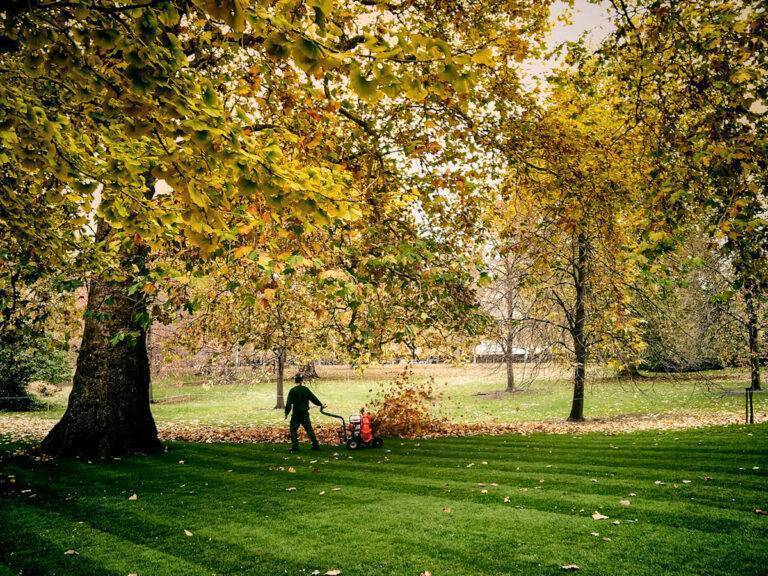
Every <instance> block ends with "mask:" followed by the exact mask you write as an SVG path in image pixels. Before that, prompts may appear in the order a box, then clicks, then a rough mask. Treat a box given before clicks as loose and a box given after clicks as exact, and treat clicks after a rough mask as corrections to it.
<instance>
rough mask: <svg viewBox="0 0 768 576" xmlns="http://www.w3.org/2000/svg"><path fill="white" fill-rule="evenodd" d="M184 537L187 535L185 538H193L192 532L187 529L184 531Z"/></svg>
mask: <svg viewBox="0 0 768 576" xmlns="http://www.w3.org/2000/svg"><path fill="white" fill-rule="evenodd" d="M184 535H185V536H192V532H190V531H189V530H186V529H185V530H184Z"/></svg>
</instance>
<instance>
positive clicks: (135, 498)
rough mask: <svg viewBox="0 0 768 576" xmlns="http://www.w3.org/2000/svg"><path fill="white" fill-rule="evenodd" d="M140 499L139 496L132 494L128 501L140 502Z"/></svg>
mask: <svg viewBox="0 0 768 576" xmlns="http://www.w3.org/2000/svg"><path fill="white" fill-rule="evenodd" d="M138 499H139V496H138V495H137V494H131V495H130V496H128V500H138Z"/></svg>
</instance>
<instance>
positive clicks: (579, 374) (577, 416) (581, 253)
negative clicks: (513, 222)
mask: <svg viewBox="0 0 768 576" xmlns="http://www.w3.org/2000/svg"><path fill="white" fill-rule="evenodd" d="M588 249H589V247H588V245H587V237H586V234H585V233H584V232H579V234H578V236H577V255H576V261H575V263H574V267H573V272H574V274H573V276H574V287H575V288H576V297H575V302H574V309H573V323H572V325H571V337H572V339H573V352H574V357H575V358H574V359H575V362H576V364H575V366H574V371H573V401H572V403H571V413H570V415H569V416H568V420H569V421H570V422H580V421H582V420H584V384H585V381H586V367H587V343H586V333H585V324H586V302H585V299H586V292H587V285H586V276H587V258H588Z"/></svg>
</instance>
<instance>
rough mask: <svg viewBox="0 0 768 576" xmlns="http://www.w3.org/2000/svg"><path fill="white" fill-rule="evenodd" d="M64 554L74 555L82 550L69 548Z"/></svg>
mask: <svg viewBox="0 0 768 576" xmlns="http://www.w3.org/2000/svg"><path fill="white" fill-rule="evenodd" d="M64 554H65V555H66V556H74V555H75V554H80V552H78V551H77V550H72V549H71V548H70V549H69V550H67V551H66V552H64Z"/></svg>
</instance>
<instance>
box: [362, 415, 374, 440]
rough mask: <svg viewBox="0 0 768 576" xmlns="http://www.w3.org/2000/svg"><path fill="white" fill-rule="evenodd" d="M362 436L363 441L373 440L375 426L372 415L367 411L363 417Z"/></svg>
mask: <svg viewBox="0 0 768 576" xmlns="http://www.w3.org/2000/svg"><path fill="white" fill-rule="evenodd" d="M360 437H361V438H362V439H363V442H370V441H371V440H373V426H372V425H371V415H370V414H369V413H368V412H366V413H365V414H363V419H362V422H361V424H360Z"/></svg>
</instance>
